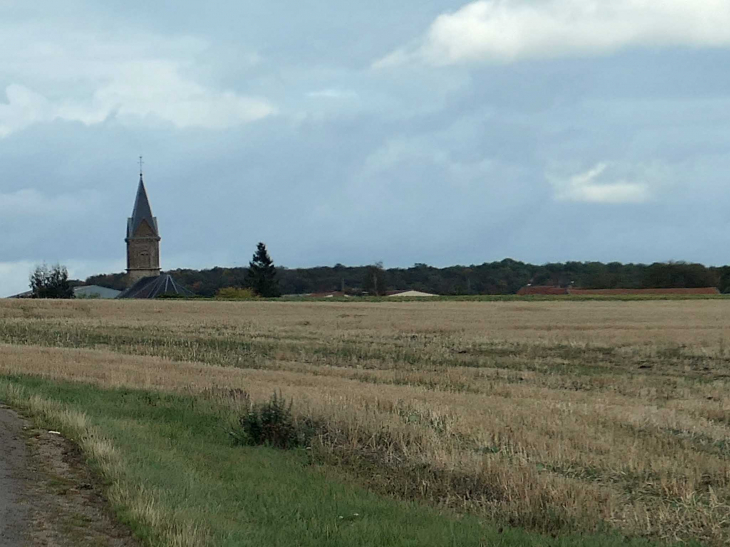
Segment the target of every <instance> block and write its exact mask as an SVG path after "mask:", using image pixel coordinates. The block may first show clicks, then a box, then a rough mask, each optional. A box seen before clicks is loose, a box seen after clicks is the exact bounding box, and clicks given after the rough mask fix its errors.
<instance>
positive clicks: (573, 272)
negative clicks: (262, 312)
mask: <svg viewBox="0 0 730 547" xmlns="http://www.w3.org/2000/svg"><path fill="white" fill-rule="evenodd" d="M374 268H376V267H374V266H355V267H348V266H343V265H342V264H337V265H335V266H332V267H329V266H320V267H316V268H297V269H289V268H282V267H279V268H277V272H278V273H277V277H278V280H279V287H280V289H281V293H282V294H307V293H317V292H328V291H338V290H342V288H343V287H344V288H345V290H347V291H350V292H358V291H361V290H362V289H363V288H368V289H370V290H371V291H372V288H371V284H372V280H373V272H374ZM247 272H248V268H212V269H210V270H187V269H180V270H172V271H169V272H168V273H170V274H172V275H173V277H175V279H177V280H178V281H179V282H180V283H182V284H184V285H186V286H187V287H189V288H190V289H191V290H192V291H193V292H195V293H196V294H199V295H201V296H208V297H210V296H214V295H215V293H216V292H217V291H218V290H219V289H221V288H224V287H238V286H245V282H246V274H247ZM378 279H379V281H378V283H380V287H378V292H382V290H383V288H384V289H385V290H398V289H412V290H418V291H424V292H430V293H434V294H442V295H455V294H514V293H516V292H517V291H518V290H519V289H520V287H523V286H524V285H527V284H528V283H532V284H533V285H559V286H563V287H565V286H568V285H571V284H572V285H573V286H574V287H577V288H584V289H613V288H623V289H641V288H671V287H717V288H719V289H720V291H722V292H730V266H722V267H711V268H708V267H706V266H703V265H702V264H690V263H685V262H670V263H655V264H651V265H645V264H621V263H618V262H611V263H608V264H604V263H601V262H565V263H550V264H543V265H534V264H526V263H524V262H519V261H516V260H512V259H505V260H502V261H500V262H490V263H485V264H481V265H472V266H450V267H448V268H435V267H432V266H428V265H426V264H416V265H414V266H412V267H410V268H390V269H384V270H381V271H380V273H378ZM86 282H87V283H89V284H96V285H102V286H105V287H111V288H114V289H119V290H121V289H123V288H125V286H126V285H125V281H124V274H109V275H97V276H92V277H89V278H88V279H87V280H86ZM383 286H384V287H383Z"/></svg>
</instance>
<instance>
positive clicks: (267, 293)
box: [246, 243, 281, 298]
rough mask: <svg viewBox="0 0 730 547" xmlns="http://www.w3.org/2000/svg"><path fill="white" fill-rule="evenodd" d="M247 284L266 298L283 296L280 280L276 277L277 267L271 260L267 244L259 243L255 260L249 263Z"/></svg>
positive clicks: (254, 256) (254, 255)
mask: <svg viewBox="0 0 730 547" xmlns="http://www.w3.org/2000/svg"><path fill="white" fill-rule="evenodd" d="M246 286H247V287H249V288H251V289H253V290H254V291H256V294H257V295H259V296H263V297H264V298H272V297H278V296H281V292H280V291H279V281H278V280H277V279H276V268H275V267H274V262H273V261H272V260H271V257H270V256H269V253H268V251H267V250H266V245H264V244H263V243H259V244H258V245H257V246H256V252H255V253H254V254H253V260H251V262H249V263H248V273H247V274H246Z"/></svg>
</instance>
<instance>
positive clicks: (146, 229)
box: [117, 158, 193, 298]
mask: <svg viewBox="0 0 730 547" xmlns="http://www.w3.org/2000/svg"><path fill="white" fill-rule="evenodd" d="M140 161H141V158H140ZM160 240H161V237H160V231H159V227H158V225H157V217H155V216H154V215H153V214H152V207H151V206H150V201H149V198H148V197H147V189H146V188H145V185H144V179H143V176H142V171H141V169H140V173H139V185H138V186H137V197H136V198H135V200H134V209H133V210H132V216H131V217H129V218H128V219H127V237H126V238H125V239H124V241H125V242H126V243H127V279H128V280H129V283H130V287H129V288H128V289H126V290H125V291H123V292H122V293H121V294H119V295H118V296H117V298H158V297H160V296H193V293H192V292H190V291H189V290H188V289H186V288H185V287H183V286H182V285H180V284H179V283H177V282H176V281H175V280H174V279H173V278H172V276H171V275H169V274H164V273H162V271H161V270H160Z"/></svg>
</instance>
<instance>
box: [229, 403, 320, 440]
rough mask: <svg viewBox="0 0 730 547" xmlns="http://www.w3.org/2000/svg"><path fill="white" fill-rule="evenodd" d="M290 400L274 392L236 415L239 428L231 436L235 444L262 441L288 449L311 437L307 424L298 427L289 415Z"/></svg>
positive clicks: (290, 414)
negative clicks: (240, 414)
mask: <svg viewBox="0 0 730 547" xmlns="http://www.w3.org/2000/svg"><path fill="white" fill-rule="evenodd" d="M291 408H292V402H291V401H289V402H288V403H287V400H286V399H285V398H284V396H283V395H282V394H281V392H279V393H278V394H277V393H276V392H274V394H273V395H272V396H271V399H269V401H268V402H266V403H263V404H259V405H253V406H251V407H250V408H249V410H248V412H246V414H244V415H243V416H241V418H240V419H239V426H240V430H239V431H238V432H236V433H234V435H233V437H234V439H235V440H236V442H238V443H239V444H245V445H250V446H256V445H266V446H272V447H275V448H282V449H285V450H286V449H289V448H296V447H298V446H302V445H306V444H307V443H308V441H309V439H310V438H311V433H310V431H311V430H312V428H311V426H309V424H305V423H303V424H301V425H302V427H298V424H297V423H295V421H294V418H293V417H292V411H291Z"/></svg>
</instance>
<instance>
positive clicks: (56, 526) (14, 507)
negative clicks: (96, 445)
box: [0, 404, 138, 547]
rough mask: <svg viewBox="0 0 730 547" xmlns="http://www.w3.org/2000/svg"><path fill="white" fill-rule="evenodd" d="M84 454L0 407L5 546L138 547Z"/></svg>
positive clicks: (0, 530)
mask: <svg viewBox="0 0 730 547" xmlns="http://www.w3.org/2000/svg"><path fill="white" fill-rule="evenodd" d="M137 545H138V543H137V542H136V541H135V540H134V539H133V537H132V536H131V534H130V532H129V530H127V529H126V528H125V527H124V526H121V525H120V524H119V523H117V522H115V520H114V518H113V516H112V515H111V512H110V510H109V508H108V504H107V502H106V500H105V499H104V497H103V496H102V495H101V493H100V491H99V490H98V489H97V488H96V487H95V486H94V477H93V476H92V474H91V473H90V472H89V470H88V469H87V468H86V466H85V464H84V460H83V457H82V455H81V454H80V452H79V450H78V449H77V448H76V447H75V446H74V445H73V444H72V443H70V442H69V441H67V440H66V439H64V438H62V437H61V436H59V435H55V434H53V433H49V432H48V431H45V430H39V429H34V428H32V427H31V425H30V424H29V422H27V421H26V420H24V419H23V418H21V417H20V416H18V415H17V414H16V413H15V412H13V411H12V410H10V409H8V408H7V407H5V406H3V405H2V404H0V546H1V547H92V546H93V547H97V546H98V547H136V546H137Z"/></svg>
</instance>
